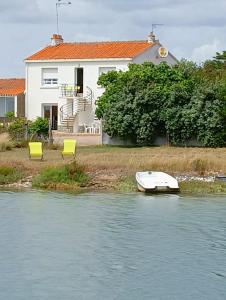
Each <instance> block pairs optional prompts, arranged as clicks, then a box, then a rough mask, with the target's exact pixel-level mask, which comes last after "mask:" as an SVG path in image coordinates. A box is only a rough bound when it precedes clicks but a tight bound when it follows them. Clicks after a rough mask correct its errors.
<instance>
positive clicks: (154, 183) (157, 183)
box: [136, 171, 179, 192]
mask: <svg viewBox="0 0 226 300" xmlns="http://www.w3.org/2000/svg"><path fill="white" fill-rule="evenodd" d="M136 181H137V187H138V190H139V191H141V192H178V191H179V185H178V181H177V180H176V178H174V177H172V176H170V175H169V174H167V173H164V172H154V171H147V172H137V173H136Z"/></svg>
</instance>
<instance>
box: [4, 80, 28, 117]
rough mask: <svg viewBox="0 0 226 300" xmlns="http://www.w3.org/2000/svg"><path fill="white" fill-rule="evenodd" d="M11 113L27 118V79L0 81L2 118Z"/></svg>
mask: <svg viewBox="0 0 226 300" xmlns="http://www.w3.org/2000/svg"><path fill="white" fill-rule="evenodd" d="M9 112H13V113H14V115H15V117H24V116H25V79H16V78H12V79H0V117H5V116H6V114H7V113H9Z"/></svg>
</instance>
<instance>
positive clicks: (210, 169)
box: [78, 147, 226, 175]
mask: <svg viewBox="0 0 226 300" xmlns="http://www.w3.org/2000/svg"><path fill="white" fill-rule="evenodd" d="M78 159H79V162H80V163H83V164H85V165H86V166H87V167H88V169H89V170H90V171H93V170H98V169H108V170H114V169H121V170H122V171H123V173H125V174H132V173H134V172H136V171H137V170H158V171H166V172H169V173H171V174H194V175H195V174H197V175H210V174H216V173H219V174H222V173H226V149H225V148H218V149H212V148H176V147H151V148H150V147H142V148H119V147H95V148H94V147H93V148H91V147H89V148H88V147H87V148H80V149H79V151H78Z"/></svg>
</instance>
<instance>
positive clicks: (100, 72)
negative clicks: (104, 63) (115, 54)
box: [99, 67, 116, 76]
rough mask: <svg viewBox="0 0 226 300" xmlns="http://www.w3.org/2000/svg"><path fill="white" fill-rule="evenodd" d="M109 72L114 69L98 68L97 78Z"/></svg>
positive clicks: (114, 68) (114, 69)
mask: <svg viewBox="0 0 226 300" xmlns="http://www.w3.org/2000/svg"><path fill="white" fill-rule="evenodd" d="M110 71H116V67H100V68H99V76H100V75H101V74H106V73H108V72H110Z"/></svg>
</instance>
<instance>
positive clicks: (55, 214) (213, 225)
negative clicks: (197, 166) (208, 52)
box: [0, 191, 226, 300]
mask: <svg viewBox="0 0 226 300" xmlns="http://www.w3.org/2000/svg"><path fill="white" fill-rule="evenodd" d="M0 299H3V300H18V299H20V300H31V299H32V300H33V299H38V300H45V299H46V300H47V299H48V300H72V299H76V300H83V299H84V300H90V299H91V300H113V299H115V300H133V299H134V300H146V299H148V300H150V299H153V300H161V299H163V300H167V299H169V300H173V299H178V300H186V299H192V300H196V299H197V300H202V299H203V300H218V299H222V300H225V299H226V197H214V196H211V197H206V198H205V197H201V198H194V197H187V196H186V197H182V196H178V195H157V196H145V195H143V194H83V195H70V194H60V193H49V192H37V191H36V192H35V191H34V192H18V193H14V192H0Z"/></svg>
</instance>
